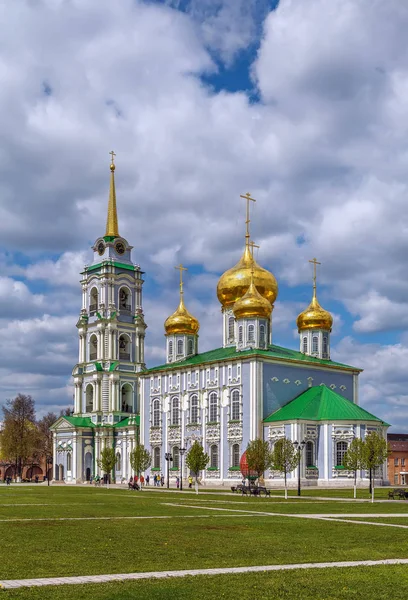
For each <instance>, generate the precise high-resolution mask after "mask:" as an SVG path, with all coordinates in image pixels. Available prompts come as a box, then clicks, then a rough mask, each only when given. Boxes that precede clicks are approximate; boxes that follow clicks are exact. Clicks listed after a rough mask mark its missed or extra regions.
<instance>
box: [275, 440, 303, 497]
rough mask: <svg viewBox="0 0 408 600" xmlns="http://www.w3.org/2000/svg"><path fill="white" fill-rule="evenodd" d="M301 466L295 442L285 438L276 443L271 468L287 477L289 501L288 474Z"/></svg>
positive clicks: (286, 487)
mask: <svg viewBox="0 0 408 600" xmlns="http://www.w3.org/2000/svg"><path fill="white" fill-rule="evenodd" d="M298 464H299V453H298V452H297V451H296V450H295V447H294V445H293V442H292V441H291V440H288V439H287V438H285V437H283V438H281V439H279V440H278V441H277V442H275V445H274V447H273V450H272V453H271V461H270V467H271V469H273V470H275V471H280V472H281V473H283V474H284V477H285V499H286V500H287V499H288V486H287V474H288V473H291V472H292V471H293V469H295V468H296V467H297V466H298Z"/></svg>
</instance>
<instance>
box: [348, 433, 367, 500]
mask: <svg viewBox="0 0 408 600" xmlns="http://www.w3.org/2000/svg"><path fill="white" fill-rule="evenodd" d="M363 458H364V442H363V440H361V439H360V438H354V440H353V441H352V442H351V444H350V445H349V447H348V449H347V452H346V454H345V455H344V458H343V466H344V467H345V468H346V469H348V470H349V471H354V498H356V497H357V471H358V470H359V469H362V468H363Z"/></svg>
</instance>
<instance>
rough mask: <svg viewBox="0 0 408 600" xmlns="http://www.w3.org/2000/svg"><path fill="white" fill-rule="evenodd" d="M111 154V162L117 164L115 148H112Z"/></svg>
mask: <svg viewBox="0 0 408 600" xmlns="http://www.w3.org/2000/svg"><path fill="white" fill-rule="evenodd" d="M109 154H110V155H111V164H112V165H114V164H115V156H116V154H115V153H114V151H113V150H111V151H110V152H109Z"/></svg>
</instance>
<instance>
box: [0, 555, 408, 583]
mask: <svg viewBox="0 0 408 600" xmlns="http://www.w3.org/2000/svg"><path fill="white" fill-rule="evenodd" d="M406 564H408V558H389V559H384V560H350V561H343V562H325V563H299V564H292V565H261V566H255V567H226V568H223V569H191V570H184V571H151V572H149V573H120V574H117V575H85V576H82V577H44V578H42V579H3V580H0V586H1V587H2V588H3V589H12V588H21V587H37V586H44V585H67V584H68V585H75V584H83V583H107V582H109V581H126V580H129V579H133V580H134V579H165V578H167V577H187V576H194V575H234V574H235V575H239V574H241V573H257V572H265V571H292V570H295V569H330V568H333V567H340V568H341V567H375V566H378V565H406Z"/></svg>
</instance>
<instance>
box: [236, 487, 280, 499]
mask: <svg viewBox="0 0 408 600" xmlns="http://www.w3.org/2000/svg"><path fill="white" fill-rule="evenodd" d="M236 491H237V492H238V491H240V492H241V494H242V495H243V496H247V495H248V494H249V495H250V496H262V494H264V495H265V496H270V495H271V491H270V490H268V489H267V488H266V487H263V486H255V485H254V486H247V485H239V486H237V488H236Z"/></svg>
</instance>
